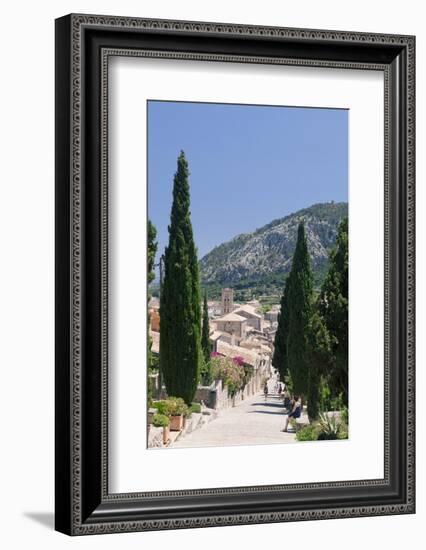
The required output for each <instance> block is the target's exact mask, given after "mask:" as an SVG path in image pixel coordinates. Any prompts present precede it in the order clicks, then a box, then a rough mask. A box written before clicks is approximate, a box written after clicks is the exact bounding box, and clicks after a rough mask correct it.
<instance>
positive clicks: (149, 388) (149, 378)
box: [147, 376, 154, 402]
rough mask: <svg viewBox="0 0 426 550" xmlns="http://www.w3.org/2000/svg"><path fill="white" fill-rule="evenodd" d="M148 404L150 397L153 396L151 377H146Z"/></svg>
mask: <svg viewBox="0 0 426 550" xmlns="http://www.w3.org/2000/svg"><path fill="white" fill-rule="evenodd" d="M147 393H148V402H149V401H152V397H153V394H154V380H153V379H152V377H151V376H148V392H147Z"/></svg>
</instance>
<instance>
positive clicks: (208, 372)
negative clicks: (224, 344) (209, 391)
mask: <svg viewBox="0 0 426 550" xmlns="http://www.w3.org/2000/svg"><path fill="white" fill-rule="evenodd" d="M200 382H201V384H202V385H203V386H210V384H211V383H212V382H213V369H212V363H211V361H203V363H202V365H201V369H200Z"/></svg>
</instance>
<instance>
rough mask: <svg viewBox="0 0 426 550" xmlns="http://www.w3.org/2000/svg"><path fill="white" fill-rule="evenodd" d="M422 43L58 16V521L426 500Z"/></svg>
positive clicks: (300, 513) (154, 525) (408, 504)
mask: <svg viewBox="0 0 426 550" xmlns="http://www.w3.org/2000/svg"><path fill="white" fill-rule="evenodd" d="M414 50H415V39H414V37H412V36H399V35H382V34H364V33H348V32H342V31H323V30H307V29H291V28H277V27H254V26H245V25H234V24H232V25H230V24H218V23H201V22H187V21H168V20H151V19H150V20H147V19H137V18H134V19H133V18H127V17H115V16H114V17H109V16H96V15H93V16H92V15H78V14H77V15H74V14H73V15H68V16H65V17H63V18H60V19H58V20H57V21H56V384H55V391H56V432H55V435H56V445H55V451H56V474H55V475H56V480H55V481H56V514H55V516H56V529H57V530H59V531H62V532H64V533H66V534H70V535H85V534H91V533H93V534H99V533H119V532H125V531H144V530H154V529H178V528H188V527H204V526H218V525H237V524H247V523H264V522H284V521H299V520H310V519H327V518H340V517H357V516H372V515H384V514H406V513H414V510H415V500H414V493H415V488H414V485H415V480H414V225H415V224H414V168H415V166H414V162H415V159H414V152H415V146H414V138H415V136H414V131H415V112H414V109H415V95H414V93H415V90H414V66H415V59H414V55H415V51H414Z"/></svg>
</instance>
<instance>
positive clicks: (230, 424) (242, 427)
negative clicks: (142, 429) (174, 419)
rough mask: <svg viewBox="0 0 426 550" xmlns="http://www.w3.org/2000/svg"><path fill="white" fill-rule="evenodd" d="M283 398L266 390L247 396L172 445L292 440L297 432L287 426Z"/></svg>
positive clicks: (259, 443)
mask: <svg viewBox="0 0 426 550" xmlns="http://www.w3.org/2000/svg"><path fill="white" fill-rule="evenodd" d="M284 419H285V415H284V408H283V405H282V399H281V398H279V397H278V395H275V394H269V395H268V398H267V400H266V401H265V397H264V395H263V393H261V394H260V393H259V394H257V395H255V396H253V397H250V398H248V399H245V400H244V401H242V402H241V403H240V404H239V405H237V406H235V407H230V408H228V409H223V410H222V411H220V412H219V414H218V417H217V418H216V419H215V420H212V421H211V422H209V423H208V424H206V425H205V426H203V427H202V428H200V429H199V430H195V431H194V432H192V433H190V434H188V435H186V436H184V437H182V438H181V439H178V440H177V441H175V442H174V443H173V444H172V445H171V447H172V448H178V447H179V448H180V447H223V446H228V445H262V444H263V445H265V444H271V443H291V442H293V441H295V435H294V433H293V434H292V433H285V432H282V431H281V430H282V428H283V427H284Z"/></svg>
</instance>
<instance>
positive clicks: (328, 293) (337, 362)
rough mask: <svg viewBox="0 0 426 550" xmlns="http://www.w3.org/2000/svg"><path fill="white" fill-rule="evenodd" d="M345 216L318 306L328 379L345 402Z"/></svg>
mask: <svg viewBox="0 0 426 550" xmlns="http://www.w3.org/2000/svg"><path fill="white" fill-rule="evenodd" d="M348 267H349V246H348V218H344V219H343V220H342V222H341V223H340V225H339V230H338V234H337V239H336V246H335V248H334V249H333V250H332V252H331V254H330V269H329V271H328V273H327V275H326V278H325V280H324V283H323V285H322V289H321V294H320V299H319V307H320V312H321V315H322V316H323V318H324V321H325V324H326V326H327V329H328V331H329V333H330V335H331V337H332V339H333V343H332V353H333V363H332V372H331V373H330V377H329V381H330V385H331V390H332V393H333V395H339V394H340V393H342V395H343V401H344V404H345V405H347V404H348Z"/></svg>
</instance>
